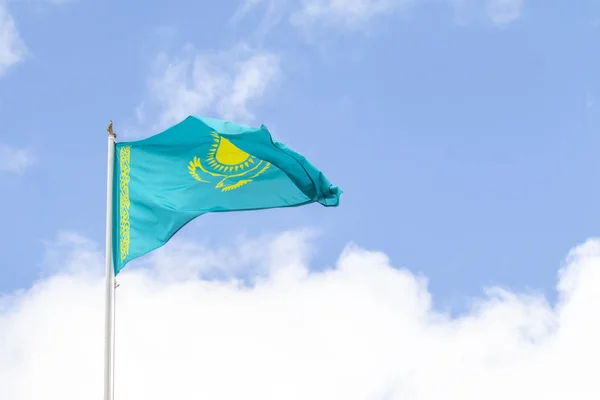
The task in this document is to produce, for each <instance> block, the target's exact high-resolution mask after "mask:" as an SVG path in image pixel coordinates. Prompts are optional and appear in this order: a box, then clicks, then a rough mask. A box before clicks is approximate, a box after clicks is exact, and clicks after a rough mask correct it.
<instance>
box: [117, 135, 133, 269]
mask: <svg viewBox="0 0 600 400" xmlns="http://www.w3.org/2000/svg"><path fill="white" fill-rule="evenodd" d="M130 159H131V146H123V147H121V148H120V150H119V170H120V176H119V191H120V196H119V208H120V215H121V221H120V226H121V229H120V237H121V240H120V242H119V248H120V256H121V261H124V260H125V258H126V257H127V255H128V254H129V240H130V223H129V206H130V202H129V179H130V177H129V172H130V170H131V167H130Z"/></svg>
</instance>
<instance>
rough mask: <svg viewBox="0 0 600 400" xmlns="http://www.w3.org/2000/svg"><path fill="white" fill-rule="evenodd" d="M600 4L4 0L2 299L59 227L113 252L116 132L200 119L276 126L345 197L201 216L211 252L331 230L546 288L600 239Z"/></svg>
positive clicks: (451, 290) (448, 282) (439, 264)
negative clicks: (109, 209) (577, 250)
mask: <svg viewBox="0 0 600 400" xmlns="http://www.w3.org/2000/svg"><path fill="white" fill-rule="evenodd" d="M599 18H600V4H599V3H598V2H595V1H591V0H590V1H578V2H570V3H569V4H566V3H565V2H559V1H545V2H540V1H536V0H463V1H460V0H455V1H451V0H437V1H421V0H413V1H409V0H379V1H369V0H354V1H349V0H346V1H341V0H339V1H333V0H306V1H285V0H262V1H261V0H255V1H252V0H248V1H247V2H246V3H244V2H243V1H223V2H207V1H198V2H191V1H176V0H173V1H171V2H159V1H147V2H144V3H143V4H141V3H135V2H122V1H104V2H90V1H85V0H80V1H68V0H65V1H61V0H54V1H50V0H46V1H45V0H30V1H20V0H14V1H11V0H8V1H7V0H0V74H1V75H0V121H1V126H0V192H1V193H2V197H1V200H0V210H1V211H0V216H1V220H2V222H3V224H2V225H3V229H2V230H1V231H0V243H2V246H1V248H2V255H3V257H2V259H1V261H0V291H4V292H10V291H13V290H15V289H18V288H26V287H29V286H30V285H31V284H32V282H33V281H35V280H36V279H38V278H39V277H40V276H41V275H42V274H43V273H44V270H43V267H42V264H43V260H44V257H45V251H46V250H47V247H48V243H49V242H51V241H52V240H54V238H55V237H56V236H57V234H58V233H59V232H61V231H65V230H66V231H74V232H78V233H80V234H82V235H85V236H86V237H89V238H91V239H92V240H94V241H96V242H98V243H102V241H103V237H104V206H105V204H104V201H105V173H106V171H105V169H106V160H105V157H106V153H105V152H106V150H105V147H106V146H105V141H106V131H105V129H106V126H107V124H108V121H109V120H110V119H112V120H113V121H114V123H115V129H116V131H117V134H118V135H119V137H118V139H121V140H126V139H134V138H138V137H143V136H149V135H152V134H155V133H157V132H159V131H160V130H161V129H162V128H164V127H166V126H168V125H169V124H171V123H175V122H178V121H179V120H181V119H183V118H184V117H185V116H186V115H188V114H196V115H206V116H213V117H220V118H226V119H232V120H235V121H237V122H242V123H250V124H255V125H258V124H261V123H264V124H266V125H267V126H268V127H269V129H270V130H271V131H272V133H273V135H274V136H276V137H277V138H278V139H280V140H281V141H283V142H285V143H286V144H288V145H289V146H291V147H292V148H294V149H295V150H297V151H299V152H300V153H302V154H304V155H306V156H307V158H309V159H310V160H311V161H312V162H313V163H314V164H316V165H317V166H318V167H319V168H320V169H322V170H323V171H324V172H325V173H326V174H327V176H328V178H329V179H330V180H331V181H332V182H333V183H334V184H336V185H338V186H340V187H341V188H342V189H343V190H344V195H343V197H342V201H341V206H340V207H339V208H338V209H325V208H322V207H319V206H317V205H313V206H310V207H303V208H298V209H294V210H270V211H265V212H253V213H244V214H242V213H238V214H231V215H207V216H203V217H201V218H199V219H198V220H196V221H195V222H194V223H193V224H191V225H190V226H188V227H186V229H184V231H182V232H181V237H182V238H187V239H193V240H198V241H202V242H206V243H208V245H214V246H221V245H224V244H226V243H229V242H230V241H231V240H232V239H235V238H238V237H240V236H245V237H253V236H257V235H261V234H264V233H273V232H280V231H285V230H289V229H296V228H305V227H308V228H312V229H316V230H317V231H319V232H320V236H319V238H318V240H317V241H316V247H315V248H316V252H317V253H316V254H315V261H314V265H315V266H321V267H315V268H322V266H324V265H331V264H333V263H334V262H335V259H336V258H337V256H338V254H339V253H340V251H341V250H342V249H343V247H344V246H345V245H346V243H348V242H354V243H357V244H358V245H360V246H362V247H365V248H368V249H373V250H381V251H383V252H385V253H386V254H387V255H388V256H389V257H390V259H391V260H392V262H393V264H394V265H396V266H398V267H407V268H408V269H410V270H411V271H412V272H414V273H417V274H422V275H424V276H426V277H427V278H428V279H429V282H430V290H431V292H432V294H433V296H434V301H435V303H436V304H437V305H439V306H440V307H452V308H454V309H461V308H462V307H463V306H464V304H465V302H467V301H468V299H469V298H471V297H472V296H478V295H480V294H481V291H482V287H485V286H489V285H500V286H505V287H509V288H513V289H518V290H521V289H523V290H529V289H531V290H536V291H543V292H545V293H547V294H548V295H549V296H551V297H552V296H553V294H552V292H553V287H554V285H555V280H556V271H557V269H558V268H559V267H560V266H561V265H562V263H563V258H564V257H565V255H566V254H567V252H568V251H569V249H570V248H572V247H573V246H575V245H577V244H578V243H581V242H583V241H584V240H586V239H587V238H589V237H593V236H594V235H596V234H597V232H598V231H597V226H598V224H599V223H600V221H599V219H598V216H597V213H596V208H597V204H598V202H599V200H600V191H599V190H598V189H597V185H596V184H595V181H596V177H597V174H598V161H597V160H598V157H597V154H598V145H599V144H600V143H599V140H598V135H597V130H598V127H599V122H600V121H599V118H598V116H597V107H598V93H599V90H600V87H599V85H600V84H599V83H598V80H597V79H595V77H596V74H597V71H598V70H599V67H600V59H599V58H598V56H597V54H596V52H595V51H594V49H595V47H594V42H595V40H596V36H597V35H598V32H599V31H598V29H599V28H598V24H599V21H600V19H599Z"/></svg>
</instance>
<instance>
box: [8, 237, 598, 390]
mask: <svg viewBox="0 0 600 400" xmlns="http://www.w3.org/2000/svg"><path fill="white" fill-rule="evenodd" d="M58 242H59V245H60V246H59V247H58V248H57V249H55V250H56V252H57V253H55V254H53V256H52V257H50V258H49V260H50V261H48V262H50V263H51V264H52V265H56V264H57V263H60V264H62V268H63V271H64V272H63V273H57V274H54V275H53V276H51V277H49V278H47V279H44V280H41V281H40V282H38V283H37V284H36V285H34V287H33V288H31V289H28V290H25V291H19V292H15V293H12V294H10V295H5V296H4V297H0V360H1V362H0V398H2V399H3V400H25V399H50V398H61V399H64V400H79V399H83V398H93V397H95V396H99V395H100V393H101V391H102V345H103V342H102V329H103V325H102V324H103V282H102V276H101V275H102V265H101V264H102V263H101V259H102V253H101V251H99V250H97V249H95V248H94V246H92V245H91V243H90V242H89V241H87V240H85V239H83V238H81V237H79V236H77V235H63V236H62V237H61V238H60V240H59V241H58ZM69 243H71V245H69ZM82 243H83V244H84V245H83V246H82ZM254 250H258V252H257V253H255V252H254ZM309 250H310V245H309V244H308V243H307V235H306V234H298V233H288V234H285V235H282V236H279V237H275V238H263V239H256V240H254V241H250V242H247V243H245V244H244V245H240V244H238V245H235V246H230V247H227V248H221V249H218V250H210V249H207V248H203V247H198V246H197V245H195V244H191V243H181V242H179V243H174V244H172V245H170V246H169V247H168V249H167V250H165V251H159V252H157V253H155V256H154V257H150V258H149V259H147V260H146V261H145V262H144V264H145V266H144V268H129V269H126V270H125V271H124V272H123V273H122V275H120V282H121V286H120V288H119V289H118V294H117V323H116V326H117V344H116V348H117V357H116V374H117V377H116V393H117V394H116V395H117V398H135V399H138V398H139V399H147V400H154V399H157V400H158V399H164V398H173V399H175V398H210V399H236V400H237V399H240V398H244V399H261V400H264V399H277V400H279V399H290V400H294V399H302V400H304V399H315V400H319V399H325V400H330V399H344V400H353V399H356V400H364V399H382V400H394V399H401V400H422V399H426V400H430V399H448V400H454V399H456V400H480V399H491V400H495V399H502V400H504V399H548V400H554V399H561V400H562V399H565V398H569V399H578V400H586V399H597V398H599V396H600V384H598V381H597V378H596V375H597V372H596V370H597V368H596V367H595V365H596V364H597V360H598V359H599V357H600V346H598V337H599V334H600V317H598V313H597V309H598V307H599V306H600V291H598V287H599V286H600V241H598V240H591V241H588V242H587V243H585V244H583V245H582V246H580V247H577V248H575V249H574V250H573V251H572V252H571V254H570V256H569V258H568V261H567V265H566V266H565V267H564V268H563V269H562V270H561V271H560V273H559V281H558V285H557V290H558V294H559V302H558V304H557V305H556V306H550V305H549V304H548V303H547V301H546V300H545V298H544V297H543V296H541V295H532V294H523V293H516V292H510V291H504V290H500V289H491V290H489V291H488V292H487V295H486V297H485V298H483V299H481V300H480V301H479V302H478V303H477V304H476V305H475V306H474V307H473V309H472V310H470V311H469V312H468V313H467V314H466V315H463V316H461V317H458V318H453V317H450V316H448V315H445V314H442V313H440V312H438V311H436V310H434V309H432V305H431V295H430V293H429V292H428V290H427V282H426V281H425V280H424V279H422V278H419V277H416V276H415V275H413V274H412V273H411V272H409V271H407V270H403V269H400V270H398V269H394V268H392V267H391V265H390V263H389V260H388V259H387V258H386V256H385V255H384V254H381V253H376V252H370V251H366V250H363V249H360V248H357V247H353V246H349V247H348V248H347V249H346V250H345V251H344V252H343V253H342V255H341V256H340V258H339V260H338V262H337V264H336V266H335V268H331V269H328V270H326V271H323V272H309V270H308V268H307V264H306V263H307V252H308V251H309ZM61 252H62V257H59V255H60V253H61ZM220 267H223V268H222V271H225V274H224V277H225V279H221V280H212V281H210V280H206V279H199V278H198V276H204V277H207V276H210V275H214V272H215V271H217V270H221V268H220ZM243 270H248V271H250V272H249V274H250V275H252V276H255V278H254V280H253V281H254V283H253V285H251V286H247V285H242V284H241V283H239V282H238V281H236V280H235V279H233V278H232V276H235V275H236V274H237V273H239V271H243ZM235 271H237V272H235Z"/></svg>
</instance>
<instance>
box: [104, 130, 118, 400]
mask: <svg viewBox="0 0 600 400" xmlns="http://www.w3.org/2000/svg"><path fill="white" fill-rule="evenodd" d="M107 131H108V164H107V173H106V282H105V285H106V287H105V290H106V294H105V295H106V299H105V300H106V303H105V313H106V315H105V321H104V322H105V331H104V400H113V399H114V355H115V354H114V335H115V319H114V314H115V286H116V285H115V282H114V279H115V277H114V270H113V263H112V221H113V218H112V216H113V201H112V194H113V174H114V160H115V143H116V142H115V138H116V137H117V135H115V133H114V132H113V128H112V121H110V124H109V125H108V129H107Z"/></svg>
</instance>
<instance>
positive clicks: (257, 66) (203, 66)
mask: <svg viewBox="0 0 600 400" xmlns="http://www.w3.org/2000/svg"><path fill="white" fill-rule="evenodd" d="M280 76H281V69H280V59H279V57H278V56H277V55H276V54H273V53H270V52H267V51H257V50H253V49H250V48H248V47H246V46H241V45H240V46H236V47H234V48H233V49H231V50H228V51H222V52H218V53H203V52H199V51H197V50H196V49H194V48H193V47H191V46H188V47H186V48H185V50H184V51H183V52H182V54H179V55H175V56H172V55H168V54H160V55H159V56H158V58H157V61H156V66H155V69H154V71H153V73H152V76H151V78H150V80H149V93H148V96H147V99H146V101H144V102H143V104H142V105H141V106H140V107H138V109H137V110H136V115H137V117H138V122H140V123H142V124H145V123H148V122H149V121H146V117H147V116H148V115H152V116H153V117H152V121H151V122H150V123H151V124H152V125H154V129H162V128H165V127H167V126H169V125H171V124H173V123H177V122H180V121H181V120H182V119H184V118H185V117H187V116H188V115H198V114H202V115H206V114H211V115H215V116H217V117H220V118H223V119H226V120H232V121H235V122H239V123H251V122H253V120H254V115H253V113H252V108H253V103H254V102H257V101H259V100H260V99H261V98H262V97H263V96H264V95H265V93H266V91H267V90H268V88H269V87H270V86H271V85H272V84H273V83H274V82H276V81H277V79H278V78H279V77H280Z"/></svg>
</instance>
